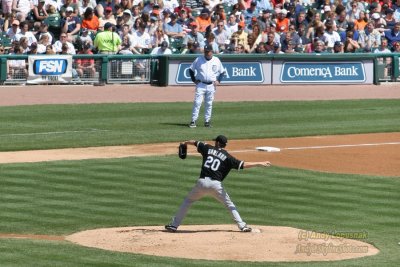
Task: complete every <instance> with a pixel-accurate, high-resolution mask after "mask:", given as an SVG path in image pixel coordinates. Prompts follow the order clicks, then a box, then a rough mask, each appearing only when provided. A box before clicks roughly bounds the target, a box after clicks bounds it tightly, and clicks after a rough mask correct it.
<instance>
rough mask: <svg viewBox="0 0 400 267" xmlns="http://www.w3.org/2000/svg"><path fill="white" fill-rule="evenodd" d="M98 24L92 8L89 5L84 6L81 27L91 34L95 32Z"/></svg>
mask: <svg viewBox="0 0 400 267" xmlns="http://www.w3.org/2000/svg"><path fill="white" fill-rule="evenodd" d="M99 25H100V23H99V18H98V17H97V16H96V15H95V14H94V12H93V9H92V8H91V7H88V8H86V10H85V13H84V14H83V18H82V28H84V29H88V30H89V31H90V32H91V33H92V34H96V33H97V29H98V28H99Z"/></svg>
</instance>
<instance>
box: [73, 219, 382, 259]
mask: <svg viewBox="0 0 400 267" xmlns="http://www.w3.org/2000/svg"><path fill="white" fill-rule="evenodd" d="M345 234H346V235H345V236H347V237H352V238H356V239H358V240H355V239H346V238H343V235H342V237H336V236H332V235H329V234H328V233H326V234H324V233H316V232H312V231H305V230H301V229H296V228H291V227H277V226H253V232H251V233H242V232H240V231H239V230H238V229H237V228H236V226H235V225H186V226H181V227H180V228H179V231H178V232H176V233H169V232H167V231H165V230H164V228H163V227H162V226H139V227H123V228H104V229H94V230H88V231H83V232H79V233H75V234H72V235H70V236H67V237H66V240H69V241H71V242H73V243H76V244H80V245H82V246H86V247H94V248H101V249H105V250H112V251H119V252H130V253H138V254H146V255H152V256H164V257H177V258H186V259H203V260H233V261H257V262H263V261H268V262H280V261H285V262H289V261H303V262H304V261H335V260H343V259H351V258H360V257H365V256H371V255H375V254H377V253H378V252H379V250H378V249H377V248H375V247H374V246H372V245H371V244H368V243H365V242H362V241H366V240H365V239H366V235H364V233H345ZM335 235H337V233H336V234H335Z"/></svg>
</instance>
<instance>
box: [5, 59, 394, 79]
mask: <svg viewBox="0 0 400 267" xmlns="http://www.w3.org/2000/svg"><path fill="white" fill-rule="evenodd" d="M195 57H196V55H167V56H151V55H138V56H134V55H74V56H68V55H67V56H65V55H52V56H43V55H31V56H28V55H18V56H17V55H5V56H0V83H1V84H16V85H20V84H76V83H79V84H99V83H100V84H105V83H108V84H115V83H119V84H122V83H126V84H144V83H148V84H152V85H157V86H168V85H183V86H184V85H191V84H192V81H191V80H190V76H189V73H188V69H189V67H190V64H191V63H192V62H193V60H194V59H195ZM218 57H219V58H220V59H221V61H222V63H223V65H224V67H225V70H226V76H225V77H224V79H223V82H222V83H223V84H233V85H270V84H379V83H381V82H400V75H399V54H373V53H370V54H340V55H337V54H292V55H286V54H280V55H267V54H262V55H257V54H237V55H233V54H231V55H218Z"/></svg>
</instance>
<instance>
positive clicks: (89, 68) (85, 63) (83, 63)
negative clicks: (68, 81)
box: [75, 42, 96, 78]
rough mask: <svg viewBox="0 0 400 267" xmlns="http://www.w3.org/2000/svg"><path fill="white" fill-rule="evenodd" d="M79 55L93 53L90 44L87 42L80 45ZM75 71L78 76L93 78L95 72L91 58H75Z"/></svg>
mask: <svg viewBox="0 0 400 267" xmlns="http://www.w3.org/2000/svg"><path fill="white" fill-rule="evenodd" d="M78 54H81V55H93V52H92V46H91V45H90V43H89V42H85V43H84V44H83V45H82V49H80V51H79V52H78ZM75 65H76V72H77V73H78V75H79V77H80V78H93V77H94V76H95V74H96V66H95V61H94V59H93V58H78V59H76V60H75Z"/></svg>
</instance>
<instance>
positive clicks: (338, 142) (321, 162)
mask: <svg viewBox="0 0 400 267" xmlns="http://www.w3.org/2000/svg"><path fill="white" fill-rule="evenodd" d="M210 142H212V141H210ZM265 146H267V147H276V148H279V149H280V151H279V152H271V153H269V152H265V151H258V150H256V147H265ZM177 148H178V144H177V143H165V144H147V145H130V146H109V147H90V148H68V149H53V150H32V151H17V152H0V163H16V162H41V161H54V160H83V159H94V158H124V157H142V156H157V155H174V154H175V155H177ZM227 149H228V151H230V152H231V153H232V154H233V155H234V156H236V157H237V158H239V159H243V160H245V161H261V160H269V161H271V162H272V164H273V165H276V166H282V167H291V168H299V169H307V170H316V171H323V172H333V173H352V174H366V175H378V176H397V177H400V154H399V153H398V151H399V150H400V133H379V134H356V135H332V136H312V137H298V138H270V139H252V140H230V141H229V143H228V147H227ZM188 153H189V156H198V153H197V152H196V151H195V148H194V147H189V148H188ZM177 160H178V159H177Z"/></svg>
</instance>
